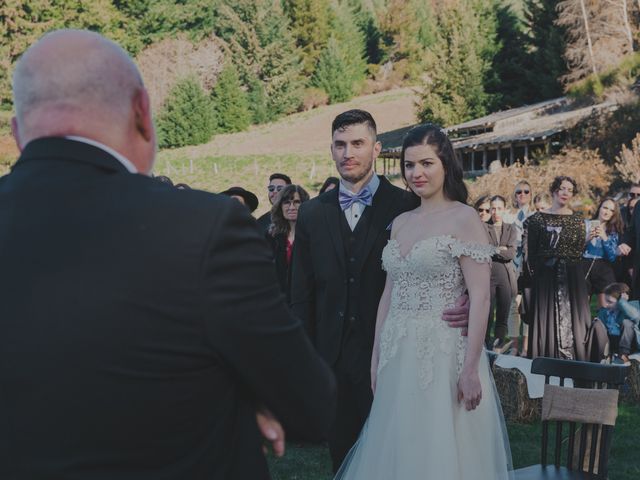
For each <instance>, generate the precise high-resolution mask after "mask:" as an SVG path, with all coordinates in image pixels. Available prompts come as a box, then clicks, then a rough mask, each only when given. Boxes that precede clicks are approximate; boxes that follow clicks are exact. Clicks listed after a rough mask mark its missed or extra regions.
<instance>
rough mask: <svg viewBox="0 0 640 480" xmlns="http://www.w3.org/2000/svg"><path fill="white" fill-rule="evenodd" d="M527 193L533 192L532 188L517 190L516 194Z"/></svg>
mask: <svg viewBox="0 0 640 480" xmlns="http://www.w3.org/2000/svg"><path fill="white" fill-rule="evenodd" d="M523 193H524V194H525V195H529V194H530V193H531V191H530V190H516V195H521V194H523Z"/></svg>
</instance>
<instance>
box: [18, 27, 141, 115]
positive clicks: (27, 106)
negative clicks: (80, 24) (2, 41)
mask: <svg viewBox="0 0 640 480" xmlns="http://www.w3.org/2000/svg"><path fill="white" fill-rule="evenodd" d="M65 35H67V36H69V38H66V37H65ZM73 35H77V38H76V39H74V37H73ZM56 37H58V40H59V41H62V42H64V41H66V42H67V43H68V45H67V47H68V48H67V49H64V48H61V46H58V48H57V50H54V51H53V53H51V52H49V53H50V54H49V55H45V53H44V52H41V51H39V50H40V49H41V48H40V46H41V44H43V43H45V42H47V41H48V40H53V39H56ZM76 40H77V42H76ZM62 45H64V43H62ZM76 45H79V46H78V48H74V47H75V46H76ZM80 52H82V54H79V53H80ZM32 57H34V58H32ZM142 86H143V83H142V77H141V75H140V72H139V71H138V68H137V67H136V65H135V63H134V62H133V60H131V58H130V57H129V55H128V54H127V53H126V52H125V51H124V50H123V49H122V48H121V47H120V46H119V45H117V44H116V43H114V42H112V41H111V40H108V39H106V38H104V37H102V36H101V35H99V34H97V33H93V32H89V31H82V30H58V31H54V32H50V33H47V34H46V35H44V36H43V37H42V38H41V39H40V40H39V41H38V42H37V43H36V44H34V45H33V46H32V47H30V48H29V49H28V50H27V51H26V52H25V53H24V54H23V55H22V57H21V58H20V60H19V61H18V63H17V65H16V68H15V70H14V73H13V84H12V87H13V100H14V108H15V111H16V118H17V120H18V123H19V124H21V123H22V122H23V121H24V120H25V115H28V114H29V112H32V111H35V110H39V109H41V108H48V107H51V108H56V109H59V110H63V109H66V110H74V111H83V112H93V113H96V112H98V111H99V112H100V113H99V115H100V118H101V117H107V118H109V119H112V118H114V117H116V118H122V116H123V115H127V114H128V111H129V109H130V107H131V100H132V98H133V95H135V93H136V92H137V91H138V90H139V89H140V88H141V87H142Z"/></svg>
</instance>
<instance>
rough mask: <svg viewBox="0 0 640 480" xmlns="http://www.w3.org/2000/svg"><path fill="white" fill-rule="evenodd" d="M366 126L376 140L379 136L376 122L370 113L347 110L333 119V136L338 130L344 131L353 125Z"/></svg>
mask: <svg viewBox="0 0 640 480" xmlns="http://www.w3.org/2000/svg"><path fill="white" fill-rule="evenodd" d="M360 124H364V125H366V126H367V127H368V128H369V130H370V131H371V135H372V136H373V139H374V140H375V139H376V136H377V135H378V131H377V126H376V121H375V120H374V119H373V117H372V116H371V114H370V113H369V112H366V111H364V110H358V109H354V110H347V111H346V112H342V113H341V114H340V115H338V116H337V117H336V118H334V119H333V123H332V124H331V135H332V136H333V134H334V132H335V131H336V130H344V129H345V128H347V127H350V126H351V125H360Z"/></svg>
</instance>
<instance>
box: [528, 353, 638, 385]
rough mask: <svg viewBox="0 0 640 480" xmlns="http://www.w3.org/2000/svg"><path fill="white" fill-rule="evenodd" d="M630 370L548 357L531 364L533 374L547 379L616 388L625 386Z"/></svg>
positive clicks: (625, 367) (621, 366) (535, 359)
mask: <svg viewBox="0 0 640 480" xmlns="http://www.w3.org/2000/svg"><path fill="white" fill-rule="evenodd" d="M628 368H629V367H627V366H624V365H604V364H600V363H589V362H578V361H575V360H560V359H557V358H546V357H538V358H534V359H533V362H532V363H531V373H536V374H538V375H545V377H547V376H552V377H560V378H571V379H573V380H582V381H585V382H601V383H608V384H612V385H614V386H618V385H623V384H624V380H625V378H626V376H627V371H628ZM545 383H546V382H545Z"/></svg>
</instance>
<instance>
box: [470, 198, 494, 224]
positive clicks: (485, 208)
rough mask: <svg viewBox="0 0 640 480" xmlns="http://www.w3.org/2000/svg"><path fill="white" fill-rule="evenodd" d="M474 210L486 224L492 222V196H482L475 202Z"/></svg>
mask: <svg viewBox="0 0 640 480" xmlns="http://www.w3.org/2000/svg"><path fill="white" fill-rule="evenodd" d="M473 208H475V210H476V212H478V215H479V216H480V220H482V221H483V222H484V223H487V222H489V220H491V195H482V196H481V197H480V198H478V199H477V200H476V201H475V202H474V204H473Z"/></svg>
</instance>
